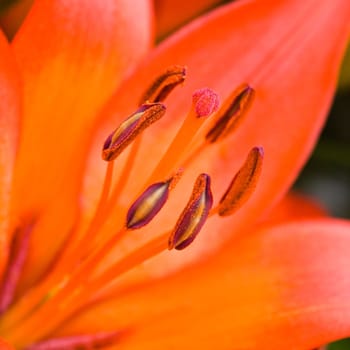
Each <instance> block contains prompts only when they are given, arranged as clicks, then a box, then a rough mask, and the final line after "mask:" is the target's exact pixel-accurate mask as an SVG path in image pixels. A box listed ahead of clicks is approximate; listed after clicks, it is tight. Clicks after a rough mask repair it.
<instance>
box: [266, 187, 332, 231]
mask: <svg viewBox="0 0 350 350" xmlns="http://www.w3.org/2000/svg"><path fill="white" fill-rule="evenodd" d="M326 216H328V213H327V211H326V209H325V208H323V207H322V205H321V204H320V203H318V202H316V200H315V199H313V198H311V197H308V196H306V195H303V194H301V193H298V192H293V191H291V192H289V193H288V194H287V195H286V196H284V197H283V198H282V200H281V201H280V202H279V203H278V204H277V205H276V206H275V207H274V208H273V209H272V210H271V212H270V213H269V214H268V215H267V216H266V218H263V224H264V225H272V224H274V225H276V224H278V223H283V222H287V221H292V220H302V219H316V218H317V219H320V218H322V217H326Z"/></svg>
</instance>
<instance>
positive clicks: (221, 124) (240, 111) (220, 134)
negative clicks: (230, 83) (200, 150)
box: [205, 85, 255, 143]
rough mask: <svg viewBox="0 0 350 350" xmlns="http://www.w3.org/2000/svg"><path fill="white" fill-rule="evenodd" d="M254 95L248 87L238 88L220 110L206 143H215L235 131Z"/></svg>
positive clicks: (206, 137)
mask: <svg viewBox="0 0 350 350" xmlns="http://www.w3.org/2000/svg"><path fill="white" fill-rule="evenodd" d="M254 94H255V92H254V90H253V89H252V88H251V87H250V86H249V85H241V86H240V87H238V88H237V89H236V90H235V91H234V92H233V94H231V96H230V97H229V98H228V100H227V102H226V103H225V105H224V106H223V107H222V108H221V113H219V115H220V116H219V118H218V119H217V120H216V122H215V123H214V125H213V127H212V128H211V129H210V130H209V131H208V133H207V134H206V136H205V139H206V141H207V142H209V143H213V142H217V141H218V140H219V139H220V140H221V139H223V138H224V137H226V136H228V135H229V134H230V133H232V132H233V131H234V130H236V128H237V127H238V125H239V124H240V123H241V122H242V120H243V117H244V116H245V115H246V112H247V111H248V109H249V107H250V106H251V104H252V101H253V97H254Z"/></svg>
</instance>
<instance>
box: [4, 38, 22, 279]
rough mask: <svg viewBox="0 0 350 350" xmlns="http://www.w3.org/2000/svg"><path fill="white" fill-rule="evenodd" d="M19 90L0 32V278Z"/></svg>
mask: <svg viewBox="0 0 350 350" xmlns="http://www.w3.org/2000/svg"><path fill="white" fill-rule="evenodd" d="M21 97H22V95H21V89H20V84H19V77H18V73H17V70H16V66H15V64H14V58H13V55H12V53H11V51H10V48H9V45H8V43H7V40H6V38H5V37H4V35H3V34H2V33H1V32H0V101H1V102H0V130H1V137H0V232H1V234H0V276H1V275H2V272H3V268H4V264H5V262H6V259H7V255H8V249H9V247H8V245H9V240H10V233H9V229H10V227H9V226H10V224H14V223H13V222H12V223H11V222H10V220H11V215H10V208H9V207H10V196H11V186H12V173H13V166H14V161H15V155H16V150H17V136H18V135H17V134H18V126H19V118H20V112H21V111H20V106H21Z"/></svg>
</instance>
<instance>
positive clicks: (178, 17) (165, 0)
mask: <svg viewBox="0 0 350 350" xmlns="http://www.w3.org/2000/svg"><path fill="white" fill-rule="evenodd" d="M222 2H223V0H200V1H186V0H182V1H176V0H155V1H154V9H155V15H156V29H157V37H158V38H163V37H165V36H166V35H168V34H169V33H171V32H172V31H174V30H175V29H177V28H179V27H180V26H181V25H184V24H185V23H186V22H189V21H190V20H191V19H193V18H194V17H196V16H198V15H200V14H202V13H205V12H206V11H208V10H209V9H211V8H214V7H215V6H216V5H218V4H220V3H222Z"/></svg>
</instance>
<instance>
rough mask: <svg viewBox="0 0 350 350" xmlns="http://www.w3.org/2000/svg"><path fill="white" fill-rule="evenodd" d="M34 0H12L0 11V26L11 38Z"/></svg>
mask: <svg viewBox="0 0 350 350" xmlns="http://www.w3.org/2000/svg"><path fill="white" fill-rule="evenodd" d="M33 1H34V0H17V1H12V3H11V4H8V5H7V6H6V5H5V6H6V7H5V8H4V9H2V11H1V12H0V26H1V28H2V29H3V31H4V33H5V34H6V36H7V37H8V38H9V39H10V40H11V39H12V38H13V37H14V35H15V34H16V32H17V30H18V28H19V27H20V26H21V24H22V22H23V20H24V18H25V16H26V15H27V14H28V11H29V9H30V7H31V6H32V4H33Z"/></svg>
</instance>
